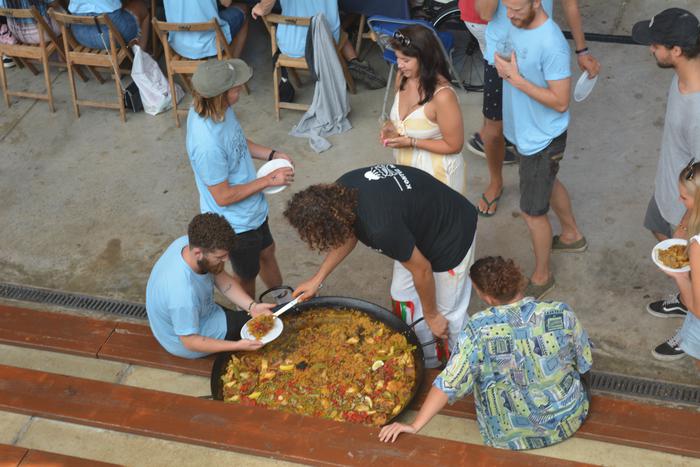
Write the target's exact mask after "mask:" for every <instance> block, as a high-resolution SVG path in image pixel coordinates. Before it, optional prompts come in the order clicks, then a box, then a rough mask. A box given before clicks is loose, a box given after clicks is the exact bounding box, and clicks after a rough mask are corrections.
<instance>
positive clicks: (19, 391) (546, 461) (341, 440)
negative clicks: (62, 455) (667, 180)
mask: <svg viewBox="0 0 700 467" xmlns="http://www.w3.org/2000/svg"><path fill="white" fill-rule="evenodd" d="M0 374H2V375H3V378H2V380H0V410H6V411H10V412H16V413H21V414H25V415H30V416H35V417H41V418H48V419H53V420H59V421H63V422H69V423H78V424H82V425H89V426H93V427H97V428H101V429H106V430H114V431H120V432H126V433H132V434H136V435H141V436H150V437H155V438H162V439H168V440H173V441H178V442H184V443H190V444H197V445H201V446H206V447H211V448H217V449H225V450H230V451H237V452H242V453H245V454H251V455H255V456H261V457H271V458H275V459H281V460H286V461H291V462H301V463H305V464H311V465H339V464H342V465H362V466H366V465H383V466H420V467H425V466H428V465H429V466H438V465H445V466H455V465H462V464H464V463H465V462H466V461H468V462H469V464H470V465H481V466H514V467H515V466H553V467H554V466H556V467H565V466H579V465H588V464H581V463H577V462H570V461H564V460H561V459H553V458H547V457H542V456H538V455H534V454H528V453H523V452H513V451H507V450H501V449H494V448H489V447H486V446H479V445H474V444H467V443H460V442H457V441H450V440H444V439H439V438H432V437H428V436H421V435H411V436H402V437H401V438H399V439H398V440H397V441H396V442H395V443H392V444H384V443H381V442H380V441H379V440H378V438H377V435H378V433H379V430H378V429H377V428H371V427H366V426H363V425H357V424H352V423H341V422H334V421H331V420H324V419H318V418H313V417H304V416H301V415H295V414H290V413H285V412H277V411H271V410H267V409H263V408H260V407H244V406H241V405H233V404H223V403H221V402H218V401H208V400H202V399H199V398H195V397H188V396H181V395H178V394H171V393H167V392H161V391H153V390H149V389H142V388H134V387H129V386H123V385H119V384H113V383H104V382H101V381H94V380H89V379H84V378H76V377H70V376H64V375H58V374H54V373H46V372H42V371H34V370H27V369H24V368H16V367H11V366H6V365H0Z"/></svg>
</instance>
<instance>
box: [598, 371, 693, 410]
mask: <svg viewBox="0 0 700 467" xmlns="http://www.w3.org/2000/svg"><path fill="white" fill-rule="evenodd" d="M591 373H592V374H591V389H593V391H601V392H610V393H615V394H623V395H627V396H636V397H642V398H645V399H656V400H659V401H664V402H672V403H679V404H690V405H696V406H700V387H698V386H689V385H684V384H674V383H667V382H664V381H654V380H651V379H645V378H634V377H631V376H624V375H618V374H612V373H601V372H595V371H594V372H591Z"/></svg>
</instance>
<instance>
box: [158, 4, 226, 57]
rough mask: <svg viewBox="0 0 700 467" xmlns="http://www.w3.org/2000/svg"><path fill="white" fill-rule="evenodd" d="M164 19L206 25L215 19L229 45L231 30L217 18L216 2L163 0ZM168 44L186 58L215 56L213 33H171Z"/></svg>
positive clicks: (172, 21) (214, 35)
mask: <svg viewBox="0 0 700 467" xmlns="http://www.w3.org/2000/svg"><path fill="white" fill-rule="evenodd" d="M163 6H164V8H165V19H166V20H167V21H168V22H169V23H206V22H207V21H211V20H212V18H216V19H217V20H218V21H219V24H220V25H221V30H222V31H223V33H224V36H226V41H227V42H228V43H231V30H230V29H229V25H228V23H227V22H226V21H223V20H222V19H221V18H219V11H218V9H217V7H216V0H197V1H192V0H187V1H183V0H163ZM168 42H169V43H170V45H171V46H172V48H173V49H175V52H177V53H178V54H180V55H182V56H183V57H186V58H204V57H211V56H214V55H216V34H215V33H214V32H194V31H187V32H171V33H170V34H169V35H168Z"/></svg>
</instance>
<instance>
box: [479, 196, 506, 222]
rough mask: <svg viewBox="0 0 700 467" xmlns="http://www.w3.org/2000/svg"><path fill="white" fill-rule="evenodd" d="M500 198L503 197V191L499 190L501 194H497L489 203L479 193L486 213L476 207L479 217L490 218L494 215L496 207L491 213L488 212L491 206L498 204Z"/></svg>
mask: <svg viewBox="0 0 700 467" xmlns="http://www.w3.org/2000/svg"><path fill="white" fill-rule="evenodd" d="M501 196H503V189H501V192H500V193H499V194H498V196H496V197H495V198H494V199H492V200H491V201H489V200H488V199H487V198H486V195H485V194H483V193H481V200H482V201H483V202H484V203H486V211H482V210H481V209H479V207H478V206H477V208H476V209H477V211H479V215H480V216H481V217H492V216H493V215H494V214H496V211H498V206H496V209H494V210H493V212H489V211H490V210H491V206H493V205H494V204H496V203H498V202H499V201H500V200H501Z"/></svg>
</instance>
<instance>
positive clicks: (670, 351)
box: [651, 328, 685, 362]
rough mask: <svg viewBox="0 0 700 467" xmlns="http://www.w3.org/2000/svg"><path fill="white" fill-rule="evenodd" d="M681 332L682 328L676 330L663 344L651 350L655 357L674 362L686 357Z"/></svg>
mask: <svg viewBox="0 0 700 467" xmlns="http://www.w3.org/2000/svg"><path fill="white" fill-rule="evenodd" d="M679 332H680V328H678V329H677V330H676V333H675V334H674V335H673V337H671V338H670V339H669V340H667V341H666V342H664V343H663V344H660V345H657V346H656V348H655V349H654V350H652V351H651V355H653V357H654V358H655V359H657V360H662V361H664V362H672V361H674V360H680V359H681V358H683V357H685V352H683V350H681V347H680V344H681V338H680V336H679Z"/></svg>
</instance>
